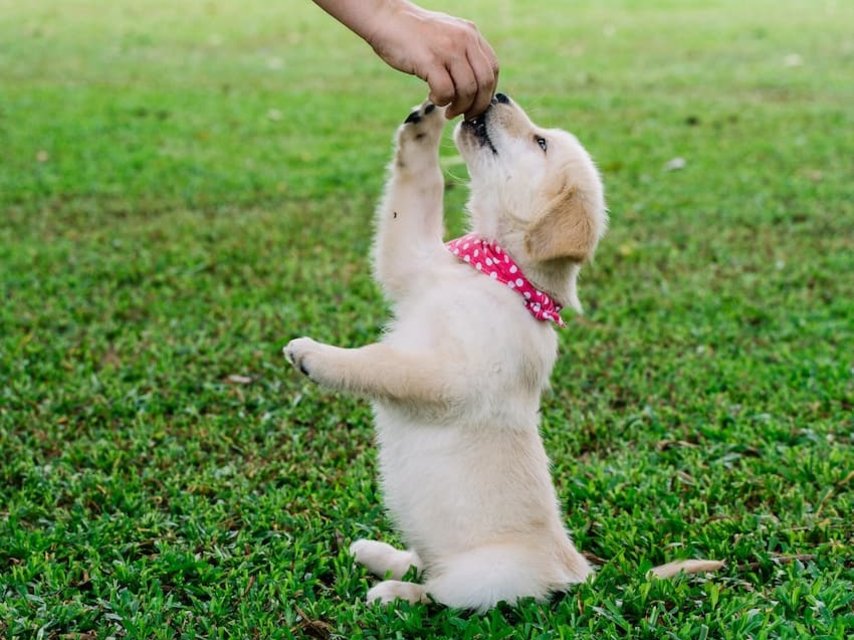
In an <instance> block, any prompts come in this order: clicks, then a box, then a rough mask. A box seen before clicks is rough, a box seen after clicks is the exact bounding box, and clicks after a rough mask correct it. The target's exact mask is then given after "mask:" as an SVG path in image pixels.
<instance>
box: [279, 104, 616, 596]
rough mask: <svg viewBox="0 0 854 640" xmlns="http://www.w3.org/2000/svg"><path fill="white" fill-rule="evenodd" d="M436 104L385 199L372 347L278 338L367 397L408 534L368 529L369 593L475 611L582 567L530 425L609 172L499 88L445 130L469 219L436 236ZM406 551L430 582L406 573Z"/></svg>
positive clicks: (396, 513) (362, 549) (406, 131)
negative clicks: (390, 310) (389, 540)
mask: <svg viewBox="0 0 854 640" xmlns="http://www.w3.org/2000/svg"><path fill="white" fill-rule="evenodd" d="M443 124H444V117H443V114H442V113H441V111H440V110H439V109H436V108H434V107H433V106H432V105H430V104H424V105H422V106H421V108H419V109H418V110H417V111H415V112H413V113H412V114H410V116H409V117H408V118H407V119H406V122H405V123H404V125H403V126H402V127H401V128H400V129H399V130H398V134H397V149H396V154H395V159H394V161H393V162H392V166H391V175H390V179H389V182H388V185H387V189H386V195H385V198H384V200H383V203H382V205H381V206H380V207H379V209H378V214H377V215H378V222H377V238H376V246H375V254H374V261H375V274H376V277H377V279H378V281H379V282H380V284H381V285H382V286H383V288H384V290H385V292H386V294H387V295H388V296H389V298H390V300H391V302H392V303H393V307H394V315H395V319H394V321H393V322H392V323H391V325H390V328H389V331H388V333H387V334H386V335H385V336H384V337H383V339H382V341H381V342H380V343H378V344H374V345H369V346H366V347H361V348H358V349H340V348H337V347H332V346H328V345H322V344H319V343H316V342H314V341H312V340H310V339H307V338H300V339H297V340H294V341H292V342H291V343H289V344H288V346H287V347H286V348H285V354H286V355H287V357H288V359H289V360H290V361H291V362H292V363H293V364H294V365H295V366H296V367H298V368H299V369H300V370H301V371H302V372H303V373H305V374H306V375H308V376H309V377H310V378H312V379H313V380H315V381H317V382H319V383H321V384H323V385H325V386H328V387H331V388H334V389H340V390H346V391H351V392H355V393H360V394H363V395H365V396H368V397H369V398H371V399H372V400H373V403H374V410H375V417H376V429H377V441H378V444H379V460H380V470H381V483H382V488H383V493H384V497H385V502H386V506H387V507H388V510H389V513H390V515H391V517H392V519H393V520H394V522H395V524H396V526H397V527H398V528H399V530H400V532H401V534H402V537H403V538H404V539H405V540H406V542H407V543H408V544H409V545H410V546H411V547H412V550H411V551H399V550H396V549H394V548H393V547H391V546H389V545H386V544H384V543H381V542H375V541H367V540H360V541H357V542H355V543H354V544H353V545H352V547H351V551H352V553H353V555H354V556H355V557H356V560H357V561H358V562H360V563H362V564H364V565H365V566H366V567H367V568H368V569H369V570H370V571H372V572H373V573H376V574H378V575H381V576H385V575H386V574H389V573H390V575H391V577H392V578H393V579H392V580H385V581H384V582H380V583H379V584H378V585H376V586H375V587H374V588H373V589H371V590H370V592H369V594H368V599H369V600H381V601H389V600H393V599H394V598H403V599H406V600H409V601H411V602H417V601H424V600H426V599H427V595H428V594H429V596H430V598H432V599H434V600H436V601H438V602H440V603H443V604H446V605H449V606H454V607H460V608H472V609H478V610H485V609H488V608H490V607H492V606H494V605H495V604H496V603H498V602H499V601H502V600H505V601H508V602H515V601H516V600H518V599H519V598H524V597H535V598H545V597H546V596H547V595H548V594H549V593H551V592H554V591H561V590H564V589H565V588H567V587H568V586H569V585H570V584H572V583H576V582H580V581H583V580H584V579H585V578H586V577H587V576H588V575H589V574H590V572H591V569H590V567H589V565H588V564H587V562H586V560H585V559H584V558H583V556H581V555H580V554H579V553H578V551H577V550H576V549H575V546H574V545H573V544H572V541H571V540H570V538H569V536H568V534H567V532H566V530H565V529H564V527H563V524H562V520H561V516H560V512H559V510H558V507H557V500H556V496H555V493H554V489H553V487H552V484H551V478H550V476H549V471H548V458H547V457H546V454H545V451H544V449H543V446H542V442H541V440H540V437H539V434H538V429H537V417H538V409H539V399H540V394H541V392H542V390H543V389H544V388H545V386H546V385H547V384H548V378H549V375H550V373H551V369H552V367H553V364H554V360H555V357H556V348H557V340H556V336H555V332H554V329H553V327H552V324H558V325H560V324H562V321H561V319H560V316H559V312H560V309H561V307H563V306H567V305H570V306H573V307H577V306H578V301H577V294H576V289H575V284H576V283H575V281H576V278H577V275H578V271H579V268H580V265H581V263H582V262H583V261H584V260H586V259H588V258H589V257H590V256H591V255H592V253H593V251H594V249H595V246H596V244H597V242H598V240H599V238H600V236H601V235H602V233H603V232H604V228H605V220H606V216H605V208H604V198H603V194H602V185H601V181H600V179H599V175H598V173H597V171H596V169H595V167H594V166H593V163H592V161H591V160H590V157H589V156H588V155H587V153H586V152H585V151H584V149H583V148H582V147H581V145H580V144H579V143H578V142H577V140H576V139H575V138H574V137H573V136H571V135H570V134H568V133H566V132H563V131H560V130H546V129H542V128H540V127H537V126H536V125H534V124H533V123H532V122H531V121H530V120H529V119H528V117H527V115H526V114H525V113H524V111H522V109H521V108H519V107H518V106H517V105H516V104H515V103H513V102H512V101H511V100H510V99H509V98H507V97H506V96H503V95H501V94H499V95H497V96H496V99H495V100H494V102H493V104H492V106H491V107H490V108H489V109H488V110H487V112H486V113H485V114H484V115H483V116H481V117H480V118H478V119H476V120H474V121H469V122H465V123H461V124H460V125H459V126H458V127H457V129H456V132H455V140H456V143H457V146H458V147H459V149H460V151H461V153H462V154H463V157H464V158H465V160H466V164H467V165H468V167H469V172H470V174H471V178H472V181H471V199H470V202H469V212H470V214H471V222H472V233H471V234H469V235H467V236H465V237H464V238H461V239H459V240H457V241H455V242H454V243H450V244H449V247H446V246H445V245H444V244H443V243H442V193H443V185H442V175H441V171H440V169H439V164H438V145H439V139H440V135H441V130H442V126H443ZM409 565H414V566H416V567H418V568H419V569H422V570H423V575H424V578H425V583H424V585H423V586H422V585H418V584H414V583H407V582H401V581H400V578H402V576H403V574H404V573H405V572H406V570H407V568H408V567H409Z"/></svg>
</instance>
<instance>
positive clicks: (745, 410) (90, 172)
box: [0, 0, 854, 640]
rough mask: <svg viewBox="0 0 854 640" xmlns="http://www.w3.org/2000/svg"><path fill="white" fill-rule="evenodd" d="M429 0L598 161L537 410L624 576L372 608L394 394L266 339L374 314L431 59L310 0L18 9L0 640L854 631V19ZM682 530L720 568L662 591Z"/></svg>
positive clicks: (358, 323) (1, 110)
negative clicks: (383, 198)
mask: <svg viewBox="0 0 854 640" xmlns="http://www.w3.org/2000/svg"><path fill="white" fill-rule="evenodd" d="M436 4H437V5H438V4H439V3H436ZM442 4H443V5H444V6H445V7H446V8H449V9H450V10H454V11H458V12H463V13H465V14H466V15H467V16H468V17H471V18H473V19H475V20H476V21H477V22H478V24H479V25H480V27H481V29H482V30H483V31H484V32H485V33H486V34H487V35H488V36H489V38H490V40H491V41H492V43H493V44H494V46H495V48H496V50H497V51H498V53H499V55H500V58H501V61H502V64H503V68H502V83H501V85H502V89H503V90H505V91H506V92H508V93H510V94H511V95H512V96H514V97H515V98H517V99H518V100H519V101H520V102H521V103H522V104H523V105H524V106H526V107H527V108H528V110H529V111H530V113H531V114H532V117H534V119H536V120H538V121H540V122H542V123H543V124H545V125H549V126H552V125H554V126H563V127H565V128H569V129H571V130H573V131H574V132H575V133H576V134H577V135H578V136H579V137H580V138H581V139H582V141H584V143H585V144H586V146H587V147H588V149H589V150H590V151H591V152H592V154H593V155H594V157H596V158H597V160H598V162H599V164H600V166H601V168H602V169H603V173H604V177H605V181H606V186H607V189H608V197H609V203H610V208H611V216H612V224H611V227H612V228H611V231H610V233H609V235H608V237H607V238H606V239H605V241H604V242H603V244H602V246H601V248H600V251H599V254H598V257H597V260H596V263H595V264H594V265H593V266H592V267H590V268H588V269H587V270H586V271H585V273H584V277H583V280H582V283H581V288H580V293H581V298H582V302H583V303H584V304H585V306H586V308H587V315H586V317H585V318H584V319H576V320H575V321H573V322H571V323H570V326H569V328H568V329H566V330H564V331H563V332H562V333H561V357H560V359H559V362H558V365H557V367H556V369H555V372H554V375H553V382H554V384H553V390H552V391H551V392H550V393H549V394H547V395H546V397H545V398H544V402H543V412H542V416H543V420H542V431H543V436H544V439H545V442H546V447H547V449H548V451H549V453H550V455H551V457H552V460H553V462H554V479H555V483H556V486H557V489H558V493H559V496H560V500H561V503H562V505H563V507H564V509H565V512H566V514H567V515H566V517H567V525H568V527H569V528H570V529H571V531H572V533H573V535H574V537H575V538H576V540H577V542H578V543H579V546H580V547H581V548H582V549H583V550H585V551H588V552H592V553H594V554H596V555H597V556H600V557H601V558H604V559H606V560H607V562H606V564H605V565H604V566H603V567H602V568H601V569H600V571H599V572H598V574H597V576H596V578H595V579H594V580H593V581H591V582H589V583H587V584H584V585H582V586H580V587H578V588H575V589H572V590H571V591H570V592H569V593H567V594H566V595H563V596H561V597H556V598H554V599H553V600H552V601H551V602H549V603H545V604H538V603H534V602H526V603H523V604H522V605H520V606H518V607H515V608H511V607H501V608H499V609H497V610H495V611H493V612H491V613H489V614H487V615H485V616H482V617H481V616H473V615H469V614H464V613H460V612H456V611H451V610H446V609H443V608H440V607H436V606H409V605H403V604H401V605H398V606H393V607H391V608H382V607H369V606H367V605H365V604H364V603H363V598H364V595H365V593H366V591H367V589H368V586H369V584H370V582H371V581H370V579H369V578H368V577H367V576H366V574H365V572H364V571H363V570H362V569H360V568H357V567H355V566H354V565H353V563H352V562H351V561H350V559H349V558H348V556H347V553H346V548H347V545H348V544H349V542H350V541H351V540H353V539H354V538H356V537H360V536H364V535H371V536H378V537H381V538H383V539H386V540H390V541H392V542H394V541H395V538H394V534H393V532H392V530H391V528H390V525H389V523H388V521H387V519H386V518H385V516H384V513H383V510H382V507H381V506H380V496H379V494H378V491H377V485H376V456H375V452H374V448H373V446H372V441H371V438H372V435H371V418H370V410H369V408H368V407H367V406H366V404H365V403H364V402H362V401H359V400H356V399H352V398H348V397H337V396H332V395H330V394H328V393H326V392H324V391H322V390H320V389H318V388H316V387H314V386H311V385H310V384H309V383H307V382H306V381H305V380H304V379H302V378H300V377H298V376H295V375H293V373H292V372H291V371H290V369H289V367H288V366H286V363H285V362H284V360H283V358H282V357H281V356H280V353H279V350H280V348H281V346H282V345H283V344H284V343H285V342H286V341H287V340H288V339H289V338H291V337H294V336H296V335H301V334H307V335H311V336H312V337H315V338H317V339H320V340H324V341H328V342H332V343H335V344H342V345H359V344H364V343H366V342H368V341H371V340H373V339H375V338H376V337H377V335H378V334H379V332H380V331H381V327H382V324H383V321H384V319H385V318H386V317H387V308H386V306H385V305H384V303H383V301H382V299H381V297H380V295H379V292H378V290H377V288H376V287H375V285H374V284H373V283H372V281H371V278H370V268H369V262H368V248H369V246H370V241H371V238H370V235H371V224H370V221H371V217H372V207H373V203H374V202H375V200H376V198H377V196H378V192H379V189H380V188H381V184H382V179H383V168H384V165H385V162H386V161H387V158H388V154H389V143H390V139H391V133H392V131H393V129H394V127H395V126H396V125H397V123H398V122H399V121H400V120H401V119H402V118H403V117H404V116H405V115H406V113H407V110H408V108H409V106H410V105H412V104H414V103H417V102H419V101H420V100H421V99H422V96H423V94H424V87H423V86H422V85H421V83H420V82H418V81H417V80H414V79H412V78H407V77H404V76H402V75H400V74H396V73H393V72H391V71H389V70H387V69H386V68H385V67H384V66H383V65H382V64H381V63H380V62H379V61H378V60H376V59H375V58H374V56H373V55H372V54H371V53H370V50H369V49H368V47H367V46H365V45H364V44H363V43H361V42H359V41H358V40H357V39H356V38H355V37H353V36H351V35H350V34H348V33H347V32H346V31H345V30H344V29H343V28H342V27H340V26H339V25H337V24H335V23H333V22H332V21H330V20H329V19H328V18H327V17H326V16H325V15H324V14H323V13H322V12H321V11H319V10H318V9H317V8H316V7H314V6H313V5H312V4H311V3H310V2H296V1H288V0H286V1H285V2H268V1H262V0H252V1H251V2H223V1H221V0H208V1H205V2H201V1H199V2H181V3H174V2H166V1H165V0H152V1H148V2H142V3H139V2H129V1H126V0H121V1H116V2H111V3H104V2H94V1H90V2H82V1H74V2H65V1H62V2H60V1H59V0H46V1H44V2H39V3H25V2H14V1H10V0H0V15H2V19H0V215H2V219H0V295H2V299H3V301H4V302H3V304H2V306H0V637H6V638H18V637H22V638H24V637H33V638H66V639H70V638H78V639H92V638H107V637H127V638H164V639H165V638H177V637H181V638H254V637H258V638H290V637H297V638H299V637H321V638H326V637H334V638H361V637H365V638H454V639H468V638H472V639H473V638H597V639H599V638H618V637H636V638H680V639H687V638H697V639H705V638H733V639H736V638H746V637H752V638H776V637H780V638H802V637H814V638H835V639H840V640H841V639H843V638H848V637H851V634H852V633H854V595H852V594H854V552H852V542H854V522H852V515H851V514H852V513H854V480H853V479H852V475H851V473H852V470H854V451H852V447H854V435H852V433H854V421H852V406H854V385H853V384H852V370H854V369H852V367H854V354H852V344H854V331H852V323H854V240H852V229H854V186H852V185H854V182H852V166H854V165H852V158H854V136H852V135H851V132H852V131H854V110H852V108H851V105H852V104H854V82H852V80H851V79H852V78H854V41H852V39H851V34H850V25H851V24H854V7H852V5H851V4H850V3H844V2H810V1H807V0H803V1H802V2H796V1H792V0H783V1H782V2H771V1H770V0H756V1H754V2H743V1H739V2H736V1H734V0H733V1H728V0H721V1H719V2H713V3H707V2H700V1H699V0H698V1H696V2H687V1H686V2H676V1H674V0H656V1H654V2H653V1H650V2H639V1H638V2H634V1H629V0H625V1H623V2H616V1H615V2H609V3H597V2H592V1H590V2H572V3H567V2H562V1H560V0H553V1H551V2H542V1H537V2H535V1H533V0H530V1H527V2H508V1H491V2H490V1H487V0H478V1H473V2H469V3H464V5H465V6H463V5H460V4H459V3H457V4H455V3H450V2H444V3H442ZM795 56H797V57H795ZM798 63H799V64H798ZM442 152H443V155H444V156H445V163H446V166H447V168H448V174H449V175H448V182H449V190H448V193H447V202H448V208H449V227H450V230H451V231H452V232H459V231H460V230H461V228H462V217H461V214H460V210H461V208H462V204H463V201H464V198H465V189H464V188H463V187H462V185H463V182H464V179H465V169H464V167H463V166H462V165H461V164H460V162H459V160H458V159H457V158H456V153H455V152H454V150H453V147H452V145H451V144H450V142H449V141H446V142H445V144H444V145H443V151H442ZM677 156H678V157H683V158H685V160H686V166H685V168H684V169H683V170H681V171H672V172H667V171H664V169H663V167H664V165H665V164H666V163H667V162H668V161H669V160H670V159H672V158H674V157H677ZM235 375H238V376H245V377H247V378H249V379H250V382H249V383H248V384H246V383H245V381H244V382H239V381H235V380H236V379H235V378H232V377H231V376H235ZM237 380H239V379H237ZM689 556H701V557H710V558H718V559H724V560H726V561H727V563H728V566H727V568H726V569H725V570H723V571H722V572H720V573H719V574H716V575H713V576H706V577H704V576H693V577H681V578H677V579H675V580H673V581H666V582H662V581H651V580H649V579H648V578H646V577H645V573H646V570H647V569H648V568H649V567H650V566H652V565H653V564H657V563H661V562H664V561H668V560H672V559H675V558H679V557H689ZM780 556H787V557H789V556H798V557H799V559H796V560H795V561H792V562H783V561H780V560H779V557H780Z"/></svg>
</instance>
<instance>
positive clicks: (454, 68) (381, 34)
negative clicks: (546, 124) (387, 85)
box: [364, 2, 498, 119]
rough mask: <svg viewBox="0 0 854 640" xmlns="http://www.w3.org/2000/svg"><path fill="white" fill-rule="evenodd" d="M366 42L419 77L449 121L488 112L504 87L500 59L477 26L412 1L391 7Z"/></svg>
mask: <svg viewBox="0 0 854 640" xmlns="http://www.w3.org/2000/svg"><path fill="white" fill-rule="evenodd" d="M364 38H365V40H367V41H368V43H369V44H370V45H371V46H372V47H373V48H374V51H376V53H377V55H379V56H380V58H382V59H383V60H384V61H385V62H386V63H387V64H388V65H390V66H391V67H394V68H395V69H398V70H399V71H403V72H404V73H411V74H413V75H416V76H418V77H419V78H421V79H422V80H424V81H425V82H427V84H428V86H429V87H430V100H431V102H433V103H434V104H436V105H439V106H445V105H448V109H447V111H446V112H445V116H446V117H447V118H449V119H450V118H454V117H456V116H458V115H460V114H461V113H463V114H465V116H466V118H473V117H475V116H478V115H480V114H481V113H483V112H484V111H485V110H486V108H487V107H488V106H489V102H490V100H491V99H492V96H493V94H494V93H495V86H496V84H497V83H498V59H497V58H496V56H495V52H494V51H493V50H492V47H491V46H490V45H489V43H488V42H487V41H486V40H485V39H484V37H483V36H482V35H481V34H480V32H479V31H478V29H477V26H475V24H474V23H473V22H470V21H468V20H462V19H460V18H455V17H453V16H449V15H446V14H444V13H437V12H435V11H427V10H426V9H422V8H420V7H417V6H415V5H413V4H410V3H408V2H404V3H392V4H391V5H386V8H385V11H384V12H379V13H378V15H376V16H375V19H374V20H372V29H371V30H370V31H366V32H365V34H364Z"/></svg>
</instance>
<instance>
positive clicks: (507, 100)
mask: <svg viewBox="0 0 854 640" xmlns="http://www.w3.org/2000/svg"><path fill="white" fill-rule="evenodd" d="M495 99H496V100H498V102H500V103H501V104H510V98H508V97H507V96H505V95H504V94H503V93H496V94H495Z"/></svg>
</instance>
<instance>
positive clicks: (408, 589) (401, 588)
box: [366, 580, 430, 604]
mask: <svg viewBox="0 0 854 640" xmlns="http://www.w3.org/2000/svg"><path fill="white" fill-rule="evenodd" d="M366 600H367V601H368V603H371V602H380V603H382V604H387V603H389V602H394V601H395V600H406V601H407V602H412V603H416V602H425V603H426V602H430V598H428V597H427V593H426V591H425V590H424V587H423V586H422V585H420V584H415V583H414V582H400V581H399V580H384V581H383V582H380V583H379V584H377V585H375V586H374V587H372V588H371V589H370V590H369V591H368V597H367V598H366Z"/></svg>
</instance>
